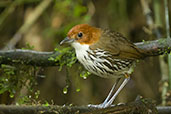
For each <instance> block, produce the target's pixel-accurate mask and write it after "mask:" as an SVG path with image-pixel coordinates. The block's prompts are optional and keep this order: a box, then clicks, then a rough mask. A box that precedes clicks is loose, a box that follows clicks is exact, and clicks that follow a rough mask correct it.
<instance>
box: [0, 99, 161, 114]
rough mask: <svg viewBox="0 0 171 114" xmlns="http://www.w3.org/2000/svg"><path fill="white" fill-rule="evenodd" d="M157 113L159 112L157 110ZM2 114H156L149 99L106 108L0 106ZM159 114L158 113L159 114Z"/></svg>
mask: <svg viewBox="0 0 171 114" xmlns="http://www.w3.org/2000/svg"><path fill="white" fill-rule="evenodd" d="M159 112H161V111H160V110H159ZM0 113H2V114H39V113H40V114H41V113H43V114H130V113H131V114H135V113H136V114H157V109H156V106H155V103H154V102H153V101H152V100H150V99H138V100H136V101H134V102H131V103H128V104H122V105H116V106H112V107H108V108H102V109H99V108H92V107H88V106H55V105H50V106H15V105H10V106H4V105H1V106H0ZM159 114H160V113H159Z"/></svg>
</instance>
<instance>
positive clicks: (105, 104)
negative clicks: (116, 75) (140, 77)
mask: <svg viewBox="0 0 171 114" xmlns="http://www.w3.org/2000/svg"><path fill="white" fill-rule="evenodd" d="M119 80H120V79H117V80H116V82H115V84H114V85H113V87H112V89H111V90H110V92H109V94H108V96H107V98H106V99H105V101H104V102H103V103H102V104H99V105H91V104H90V105H88V106H90V107H97V108H106V107H108V106H110V105H111V104H112V103H113V101H114V100H115V98H116V97H117V95H118V94H119V93H120V91H121V90H122V89H123V88H124V87H125V85H126V84H127V83H128V81H129V80H130V77H126V78H125V79H124V81H123V82H122V84H121V86H120V87H119V88H118V90H117V91H116V92H115V93H114V94H113V96H112V93H113V91H114V89H115V87H116V86H117V84H118V82H119ZM111 96H112V97H111ZM110 97H111V98H110Z"/></svg>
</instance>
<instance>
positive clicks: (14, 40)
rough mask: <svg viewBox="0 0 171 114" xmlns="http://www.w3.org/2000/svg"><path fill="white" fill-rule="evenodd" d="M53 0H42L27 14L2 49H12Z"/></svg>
mask: <svg viewBox="0 0 171 114" xmlns="http://www.w3.org/2000/svg"><path fill="white" fill-rule="evenodd" d="M52 1H53V0H43V1H42V2H41V3H40V4H39V5H38V6H37V7H36V8H35V10H34V11H33V12H32V14H30V16H28V18H27V19H26V21H25V23H24V24H23V25H22V26H21V28H20V29H19V30H18V31H17V33H16V34H15V35H14V36H13V38H12V39H11V40H10V41H9V43H8V44H7V45H6V46H5V48H4V49H3V50H7V49H13V48H14V47H15V45H16V44H17V43H18V41H20V40H21V38H22V35H23V34H24V33H26V32H27V31H28V29H29V28H30V27H31V26H32V25H33V24H34V23H35V22H36V20H37V19H38V18H39V17H40V15H41V14H42V13H43V12H44V11H45V10H46V8H47V7H48V6H49V5H50V3H51V2H52Z"/></svg>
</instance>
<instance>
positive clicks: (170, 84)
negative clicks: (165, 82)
mask: <svg viewBox="0 0 171 114" xmlns="http://www.w3.org/2000/svg"><path fill="white" fill-rule="evenodd" d="M164 7H165V21H166V34H167V39H168V40H171V38H170V25H169V10H168V1H167V0H164ZM168 66H169V89H171V55H170V54H169V55H168Z"/></svg>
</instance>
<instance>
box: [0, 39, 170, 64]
mask: <svg viewBox="0 0 171 114" xmlns="http://www.w3.org/2000/svg"><path fill="white" fill-rule="evenodd" d="M135 45H137V46H138V47H139V48H141V49H144V50H148V51H150V52H151V53H153V55H156V56H157V55H161V54H164V53H169V52H170V51H171V41H170V40H169V39H160V40H154V41H147V42H140V43H135ZM70 53H71V52H70ZM59 56H61V59H63V60H65V58H69V57H70V56H69V55H68V54H67V53H66V51H65V52H64V53H62V52H59V51H54V52H38V51H32V50H22V49H16V50H8V51H0V64H8V65H11V64H25V65H33V66H42V67H43V66H59V65H60V64H59V59H58V60H51V59H50V58H56V57H59Z"/></svg>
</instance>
